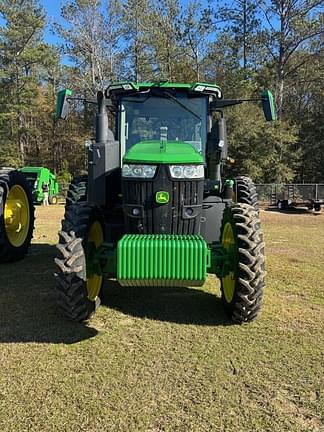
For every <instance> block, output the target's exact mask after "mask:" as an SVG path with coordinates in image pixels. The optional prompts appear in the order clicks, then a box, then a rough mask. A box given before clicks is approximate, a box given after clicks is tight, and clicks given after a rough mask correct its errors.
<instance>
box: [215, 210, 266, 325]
mask: <svg viewBox="0 0 324 432" xmlns="http://www.w3.org/2000/svg"><path fill="white" fill-rule="evenodd" d="M221 242H222V245H223V247H224V248H225V249H226V250H228V251H230V253H231V257H232V258H231V263H230V266H229V268H228V271H227V272H226V273H227V274H226V275H224V277H221V293H222V301H223V304H224V307H225V310H226V312H227V314H228V316H229V318H230V319H231V320H232V321H233V322H235V323H238V324H242V323H244V322H249V321H252V320H254V319H255V318H256V317H257V315H258V313H259V311H260V308H261V303H262V297H263V290H264V287H265V282H264V278H265V257H264V242H263V233H262V231H261V228H260V218H259V214H258V212H257V211H256V210H255V208H254V207H252V206H250V205H248V204H242V203H237V204H234V205H233V206H232V207H230V206H229V207H226V208H225V211H224V215H223V220H222V228H221Z"/></svg>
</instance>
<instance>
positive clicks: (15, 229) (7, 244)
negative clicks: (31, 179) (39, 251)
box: [0, 168, 34, 263]
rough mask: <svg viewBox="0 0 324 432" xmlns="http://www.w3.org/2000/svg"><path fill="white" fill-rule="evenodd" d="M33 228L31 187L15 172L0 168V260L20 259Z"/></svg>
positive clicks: (2, 261)
mask: <svg viewBox="0 0 324 432" xmlns="http://www.w3.org/2000/svg"><path fill="white" fill-rule="evenodd" d="M33 229H34V207H33V199H32V193H31V189H30V188H29V185H28V182H27V180H26V179H25V177H24V176H23V174H21V173H20V172H19V171H17V170H15V169H12V168H0V263H4V262H11V261H17V260H19V259H21V258H23V257H24V256H25V254H26V252H27V249H28V247H29V245H30V242H31V239H32V235H33Z"/></svg>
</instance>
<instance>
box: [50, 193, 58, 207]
mask: <svg viewBox="0 0 324 432" xmlns="http://www.w3.org/2000/svg"><path fill="white" fill-rule="evenodd" d="M48 202H49V204H51V205H56V204H57V203H58V199H57V196H56V195H51V196H50V197H48Z"/></svg>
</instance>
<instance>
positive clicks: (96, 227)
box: [87, 221, 104, 301]
mask: <svg viewBox="0 0 324 432" xmlns="http://www.w3.org/2000/svg"><path fill="white" fill-rule="evenodd" d="M103 241H104V235H103V230H102V226H101V223H100V222H98V221H96V222H94V223H93V224H92V225H91V227H90V230H89V235H88V243H93V244H94V245H95V246H96V248H98V247H99V246H100V245H101V244H102V243H103ZM101 285H102V276H99V275H97V274H92V275H91V276H88V275H87V291H88V299H89V300H91V301H95V300H96V298H97V297H98V295H99V292H100V288H101Z"/></svg>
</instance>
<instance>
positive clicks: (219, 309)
mask: <svg viewBox="0 0 324 432" xmlns="http://www.w3.org/2000/svg"><path fill="white" fill-rule="evenodd" d="M102 304H103V305H104V306H107V307H109V308H113V309H115V310H118V311H120V312H123V313H124V314H127V315H131V316H134V317H139V318H149V319H153V320H159V321H168V322H174V323H178V324H194V325H223V326H224V325H231V322H230V321H229V320H228V318H227V317H226V314H225V312H224V308H223V305H222V302H221V299H220V298H219V297H217V296H216V295H213V294H209V293H206V292H204V291H202V290H201V289H199V288H186V287H122V286H120V285H119V284H118V283H117V282H116V281H112V280H108V281H105V286H104V290H103V299H102Z"/></svg>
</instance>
